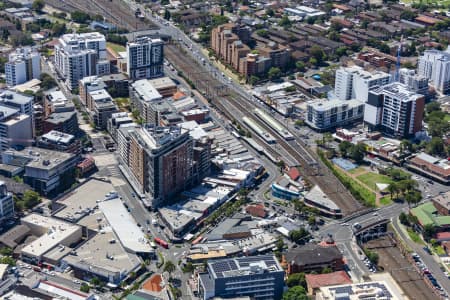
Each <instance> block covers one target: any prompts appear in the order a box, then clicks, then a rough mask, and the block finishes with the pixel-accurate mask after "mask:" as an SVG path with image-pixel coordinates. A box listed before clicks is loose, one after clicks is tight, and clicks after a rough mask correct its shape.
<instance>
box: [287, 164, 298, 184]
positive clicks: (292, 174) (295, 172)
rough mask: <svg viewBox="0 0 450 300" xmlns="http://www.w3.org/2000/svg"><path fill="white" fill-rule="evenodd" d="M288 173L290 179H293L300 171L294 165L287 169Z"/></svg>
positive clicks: (295, 178)
mask: <svg viewBox="0 0 450 300" xmlns="http://www.w3.org/2000/svg"><path fill="white" fill-rule="evenodd" d="M288 175H289V177H290V178H291V179H292V180H294V181H295V180H297V179H298V178H299V177H300V172H299V171H298V169H297V168H296V167H292V168H291V169H290V170H289V172H288Z"/></svg>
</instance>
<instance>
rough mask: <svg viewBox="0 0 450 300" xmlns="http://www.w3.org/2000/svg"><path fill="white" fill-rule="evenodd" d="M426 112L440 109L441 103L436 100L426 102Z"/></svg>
mask: <svg viewBox="0 0 450 300" xmlns="http://www.w3.org/2000/svg"><path fill="white" fill-rule="evenodd" d="M425 109H426V112H427V114H430V113H432V112H433V111H441V104H440V103H439V102H437V101H433V102H430V103H428V104H427V106H426V107H425Z"/></svg>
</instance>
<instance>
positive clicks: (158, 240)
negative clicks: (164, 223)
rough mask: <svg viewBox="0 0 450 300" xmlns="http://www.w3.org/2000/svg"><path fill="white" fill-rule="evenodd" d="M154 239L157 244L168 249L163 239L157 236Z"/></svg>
mask: <svg viewBox="0 0 450 300" xmlns="http://www.w3.org/2000/svg"><path fill="white" fill-rule="evenodd" d="M154 241H155V243H157V244H158V245H160V246H161V247H163V248H166V249H169V244H167V242H166V241H164V240H162V239H160V238H157V237H155V239H154Z"/></svg>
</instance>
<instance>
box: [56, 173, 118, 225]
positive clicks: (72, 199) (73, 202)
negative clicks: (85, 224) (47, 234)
mask: <svg viewBox="0 0 450 300" xmlns="http://www.w3.org/2000/svg"><path fill="white" fill-rule="evenodd" d="M110 192H114V187H113V186H112V184H111V183H109V182H104V181H102V180H98V179H90V180H88V181H87V182H86V183H84V184H82V185H81V186H80V187H78V188H76V189H75V190H73V191H72V192H71V193H69V194H68V195H66V196H65V197H63V198H62V199H58V201H57V202H58V203H61V204H63V205H65V206H66V207H65V208H64V209H62V210H60V211H58V212H57V213H56V214H55V217H58V218H61V219H65V220H68V221H71V222H73V221H75V220H79V219H80V218H81V217H82V216H83V214H84V213H83V212H84V211H86V210H92V209H94V208H95V206H97V204H98V203H97V202H96V201H97V200H104V199H105V195H106V194H108V193H110Z"/></svg>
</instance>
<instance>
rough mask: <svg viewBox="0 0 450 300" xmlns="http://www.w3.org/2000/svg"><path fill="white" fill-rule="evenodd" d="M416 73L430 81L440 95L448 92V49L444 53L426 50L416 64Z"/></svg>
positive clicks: (449, 75)
mask: <svg viewBox="0 0 450 300" xmlns="http://www.w3.org/2000/svg"><path fill="white" fill-rule="evenodd" d="M417 73H418V74H419V75H421V76H424V77H426V78H428V79H429V80H430V83H431V85H433V86H434V87H435V89H436V90H437V91H439V92H441V93H448V92H449V91H450V47H449V48H447V50H446V51H439V50H434V49H433V50H426V51H425V52H424V53H423V55H422V56H421V57H419V62H418V64H417Z"/></svg>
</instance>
